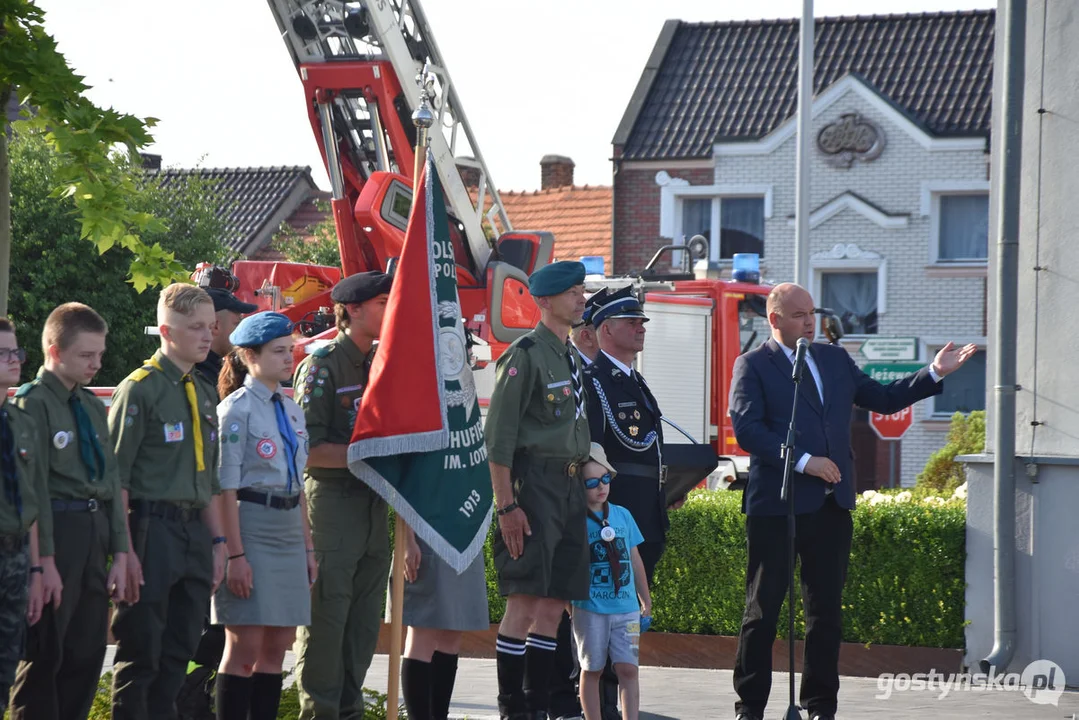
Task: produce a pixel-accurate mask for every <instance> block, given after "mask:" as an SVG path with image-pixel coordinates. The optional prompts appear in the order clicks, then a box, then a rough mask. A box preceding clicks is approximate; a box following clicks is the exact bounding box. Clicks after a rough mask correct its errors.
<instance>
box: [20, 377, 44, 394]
mask: <svg viewBox="0 0 1079 720" xmlns="http://www.w3.org/2000/svg"><path fill="white" fill-rule="evenodd" d="M40 382H41V378H34V379H33V380H31V381H30V382H28V383H23V384H22V385H21V386H20V387H19V389H18V390H16V391H15V397H17V398H21V397H26V396H27V395H29V394H30V391H31V390H33V389H34V387H35V386H37V385H38V384H39V383H40Z"/></svg>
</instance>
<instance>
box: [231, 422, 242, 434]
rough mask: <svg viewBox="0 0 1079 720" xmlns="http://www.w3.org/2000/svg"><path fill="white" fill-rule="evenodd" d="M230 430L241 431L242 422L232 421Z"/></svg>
mask: <svg viewBox="0 0 1079 720" xmlns="http://www.w3.org/2000/svg"><path fill="white" fill-rule="evenodd" d="M229 432H234V433H237V432H240V423H232V424H231V425H229Z"/></svg>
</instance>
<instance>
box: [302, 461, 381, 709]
mask: <svg viewBox="0 0 1079 720" xmlns="http://www.w3.org/2000/svg"><path fill="white" fill-rule="evenodd" d="M305 491H306V493H307V508H308V514H309V519H310V521H311V537H312V540H313V541H314V544H315V557H316V558H317V559H318V568H319V570H318V580H317V581H316V582H315V586H314V587H313V588H312V590H311V626H310V627H306V628H304V627H301V628H299V631H298V633H297V639H296V676H297V678H298V680H299V682H298V687H299V694H300V718H301V720H316V719H317V720H338V719H340V720H351V719H352V718H362V717H363V708H364V701H363V681H364V677H366V675H367V668H368V667H369V666H370V664H371V657H372V656H373V655H374V653H375V645H376V644H377V643H378V631H379V625H380V624H381V622H382V617H381V616H382V602H383V599H384V597H385V590H386V579H387V577H388V576H389V572H390V542H389V522H388V516H387V508H386V502H385V501H384V500H383V499H382V498H380V497H379V496H378V495H377V494H376V493H375V492H374V491H372V490H371V489H370V488H368V487H367V486H366V485H364V484H363V483H361V482H360V481H359V480H353V481H347V480H346V481H340V480H314V479H312V478H308V479H307V482H306V486H305Z"/></svg>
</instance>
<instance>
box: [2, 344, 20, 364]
mask: <svg viewBox="0 0 1079 720" xmlns="http://www.w3.org/2000/svg"><path fill="white" fill-rule="evenodd" d="M12 360H14V361H15V362H26V351H25V350H23V349H22V348H0V362H8V363H9V362H11V361H12Z"/></svg>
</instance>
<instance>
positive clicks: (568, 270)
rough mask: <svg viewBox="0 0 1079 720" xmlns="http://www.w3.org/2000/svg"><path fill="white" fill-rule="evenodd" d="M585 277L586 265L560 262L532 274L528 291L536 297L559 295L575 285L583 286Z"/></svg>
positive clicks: (545, 266) (569, 261) (566, 261)
mask: <svg viewBox="0 0 1079 720" xmlns="http://www.w3.org/2000/svg"><path fill="white" fill-rule="evenodd" d="M584 275H585V270H584V263H582V262H575V261H572V260H560V261H559V262H556V263H551V264H550V265H544V266H543V267H541V268H540V269H539V270H537V271H536V272H534V273H532V274H531V275H530V276H529V278H528V291H529V292H530V293H532V294H533V295H534V296H535V297H547V296H548V295H558V294H559V293H564V292H566V291H567V290H569V289H570V288H571V287H573V286H574V285H583V284H584Z"/></svg>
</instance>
